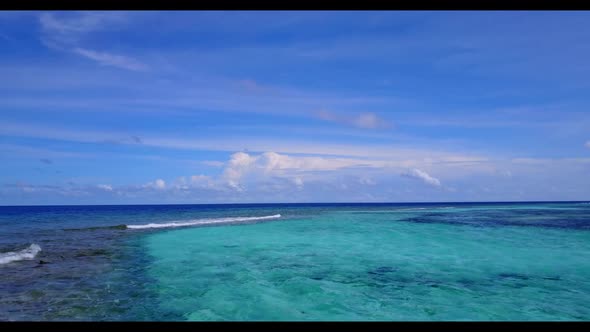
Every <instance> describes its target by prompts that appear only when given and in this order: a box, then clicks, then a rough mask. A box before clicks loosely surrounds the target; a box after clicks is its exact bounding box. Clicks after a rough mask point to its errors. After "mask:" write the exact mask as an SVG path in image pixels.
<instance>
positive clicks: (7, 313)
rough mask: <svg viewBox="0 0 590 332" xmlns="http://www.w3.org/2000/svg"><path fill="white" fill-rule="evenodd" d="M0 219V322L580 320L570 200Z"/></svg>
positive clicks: (588, 222) (577, 241)
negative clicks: (2, 256)
mask: <svg viewBox="0 0 590 332" xmlns="http://www.w3.org/2000/svg"><path fill="white" fill-rule="evenodd" d="M0 209H1V210H2V211H6V210H8V209H12V210H10V213H3V214H2V217H1V218H0V227H2V229H3V230H6V232H3V234H4V235H3V236H2V239H0V247H1V248H0V249H1V250H0V251H2V252H8V251H15V250H21V249H25V248H26V247H28V246H29V245H30V244H31V243H36V244H38V245H39V246H41V248H42V251H40V252H39V253H38V254H37V256H36V257H35V258H34V259H32V260H22V261H15V262H11V263H9V264H2V265H0V276H1V277H2V279H3V280H5V282H3V283H2V285H1V286H0V293H1V294H2V300H0V319H2V320H174V321H176V320H238V321H251V320H264V321H266V320H289V321H292V320H314V321H317V320H319V321H325V320H338V321H344V320H379V321H383V320H385V321H389V320H421V321H422V320H445V321H448V320H452V321H455V320H479V321H481V320H484V321H487V320H533V321H534V320H543V321H545V320H588V319H590V305H588V303H590V263H589V261H588V259H587V258H588V257H590V205H589V204H584V203H510V204H449V203H447V204H324V205H313V204H302V205H293V204H284V205H279V204H277V205H246V206H235V205H231V206H143V207H142V206H135V207H75V208H70V210H68V208H65V207H51V208H49V207H45V208H36V209H37V210H35V209H32V208H31V209H26V208H24V207H21V208H9V207H2V208H0ZM14 209H17V210H18V209H21V210H20V211H15V210H14ZM277 214H280V217H279V218H270V219H264V218H263V219H236V218H235V217H249V218H251V217H265V216H275V215H277ZM232 218H233V219H232ZM48 219H49V220H51V222H49V220H48ZM194 220H201V221H202V220H209V221H211V220H221V222H214V223H208V224H199V223H197V224H195V225H191V226H190V227H175V228H144V229H125V228H124V227H123V228H121V227H112V226H117V225H140V226H141V225H149V224H150V223H156V224H166V223H168V224H179V223H191V221H194ZM232 220H233V221H232ZM17 221H18V222H17ZM35 223H38V224H39V225H38V227H35ZM10 233H12V234H26V235H27V236H26V237H25V238H26V239H24V240H25V241H23V239H20V238H18V237H16V236H6V235H7V234H10ZM40 260H44V261H49V262H50V263H48V264H39V261H40Z"/></svg>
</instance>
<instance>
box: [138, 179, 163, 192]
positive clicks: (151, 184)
mask: <svg viewBox="0 0 590 332" xmlns="http://www.w3.org/2000/svg"><path fill="white" fill-rule="evenodd" d="M143 188H150V189H157V190H162V189H165V188H166V182H165V181H164V180H162V179H157V180H156V181H153V182H148V183H146V184H145V185H143Z"/></svg>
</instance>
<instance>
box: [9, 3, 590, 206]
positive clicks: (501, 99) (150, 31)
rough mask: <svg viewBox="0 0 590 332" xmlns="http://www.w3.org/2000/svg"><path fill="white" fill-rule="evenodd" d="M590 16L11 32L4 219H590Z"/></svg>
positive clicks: (223, 21) (198, 23) (307, 15)
mask: <svg viewBox="0 0 590 332" xmlns="http://www.w3.org/2000/svg"><path fill="white" fill-rule="evenodd" d="M588 22H590V13H588V12H541V11H539V12H522V11H514V12H508V11H506V12H484V11H482V12H469V11H461V12H449V11H446V12H429V11H417V12H413V11H400V12H387V11H383V12H371V11H362V12H344V11H343V12H328V11H318V12H313V11H309V12H306V11H291V12H289V11H286V12H273V11H265V12H256V11H243V12H157V11H150V12H111V11H109V12H74V11H68V12H34V11H30V12H0V159H1V160H2V162H1V163H0V204H2V205H11V204H127V203H139V204H141V203H236V202H244V203H247V202H353V201H358V202H410V201H507V200H588V199H590V176H589V173H590V172H589V171H590V111H589V109H588V106H589V105H590V93H589V91H590V79H589V77H590V62H589V61H588V59H590V42H589V41H590V25H589V24H588Z"/></svg>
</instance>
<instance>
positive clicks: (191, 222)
mask: <svg viewBox="0 0 590 332" xmlns="http://www.w3.org/2000/svg"><path fill="white" fill-rule="evenodd" d="M280 217H281V215H280V214H274V215H272V216H263V217H229V218H210V219H195V220H189V221H185V222H170V223H162V224H146V225H127V228H130V229H146V228H171V227H186V226H196V225H208V224H220V223H231V222H240V221H254V220H266V219H277V218H280Z"/></svg>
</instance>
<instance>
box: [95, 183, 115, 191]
mask: <svg viewBox="0 0 590 332" xmlns="http://www.w3.org/2000/svg"><path fill="white" fill-rule="evenodd" d="M97 187H98V189H102V190H104V191H113V187H112V186H111V185H110V184H99V185H97Z"/></svg>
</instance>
